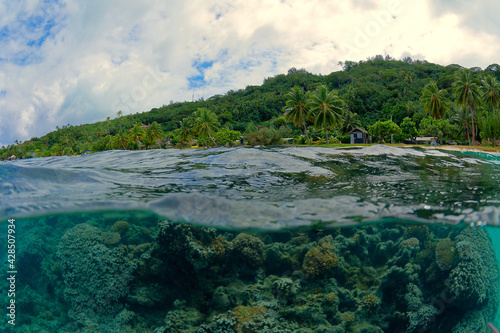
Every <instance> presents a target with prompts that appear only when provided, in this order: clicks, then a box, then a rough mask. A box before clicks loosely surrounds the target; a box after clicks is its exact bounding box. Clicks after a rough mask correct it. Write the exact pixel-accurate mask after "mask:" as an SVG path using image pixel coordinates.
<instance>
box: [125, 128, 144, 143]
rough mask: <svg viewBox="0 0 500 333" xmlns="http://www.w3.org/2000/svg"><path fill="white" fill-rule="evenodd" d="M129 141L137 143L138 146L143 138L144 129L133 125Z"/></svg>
mask: <svg viewBox="0 0 500 333" xmlns="http://www.w3.org/2000/svg"><path fill="white" fill-rule="evenodd" d="M129 131H130V140H132V141H134V142H137V144H138V145H139V142H140V141H141V140H142V138H144V135H145V133H144V128H142V127H141V125H139V124H135V125H134V127H132V128H131V129H130V130H129Z"/></svg>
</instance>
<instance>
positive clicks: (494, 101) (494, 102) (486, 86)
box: [481, 75, 500, 110]
mask: <svg viewBox="0 0 500 333" xmlns="http://www.w3.org/2000/svg"><path fill="white" fill-rule="evenodd" d="M482 83H483V85H482V87H481V90H482V92H483V102H484V105H486V106H487V107H488V108H490V109H491V110H495V109H496V108H498V106H499V105H500V83H499V82H498V81H497V80H496V79H495V78H494V77H491V76H490V75H488V76H486V78H485V79H484V80H482Z"/></svg>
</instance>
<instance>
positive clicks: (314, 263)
mask: <svg viewBox="0 0 500 333" xmlns="http://www.w3.org/2000/svg"><path fill="white" fill-rule="evenodd" d="M332 240H333V238H332V236H331V235H329V236H326V237H324V238H322V239H321V240H320V241H319V242H318V245H317V246H315V247H313V248H312V249H311V250H309V252H307V253H306V256H305V258H304V264H303V265H302V270H303V271H304V274H305V275H306V277H307V278H315V277H318V276H321V275H323V274H325V273H326V272H328V271H329V270H330V269H332V268H334V267H336V266H337V263H338V258H337V255H336V254H335V252H334V251H333V246H332V243H331V242H332Z"/></svg>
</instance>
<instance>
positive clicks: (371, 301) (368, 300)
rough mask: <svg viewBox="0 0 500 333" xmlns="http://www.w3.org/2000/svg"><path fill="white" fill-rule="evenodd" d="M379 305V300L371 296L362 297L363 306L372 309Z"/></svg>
mask: <svg viewBox="0 0 500 333" xmlns="http://www.w3.org/2000/svg"><path fill="white" fill-rule="evenodd" d="M379 305H380V298H378V297H377V296H375V295H373V294H367V295H365V296H364V297H363V306H365V307H367V308H370V309H373V308H376V307H377V306H379Z"/></svg>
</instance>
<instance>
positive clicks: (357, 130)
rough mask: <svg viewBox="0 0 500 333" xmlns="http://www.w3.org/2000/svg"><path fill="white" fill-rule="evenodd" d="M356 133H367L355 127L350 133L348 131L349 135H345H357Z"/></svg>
mask: <svg viewBox="0 0 500 333" xmlns="http://www.w3.org/2000/svg"><path fill="white" fill-rule="evenodd" d="M357 132H361V133H365V134H366V133H368V132H367V131H365V130H364V129H361V128H357V127H356V128H355V129H353V130H352V131H350V132H349V133H347V134H352V133H357Z"/></svg>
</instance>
